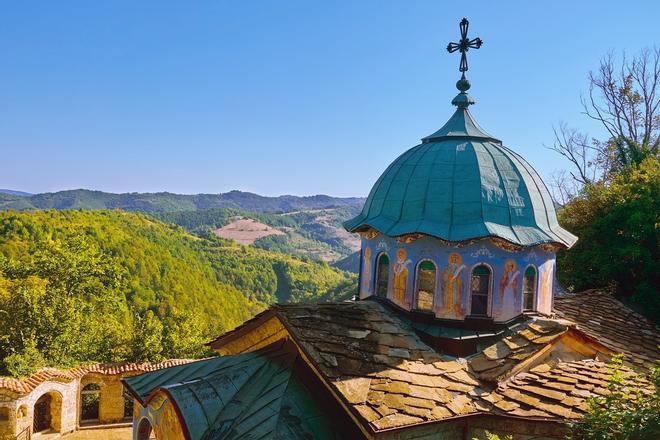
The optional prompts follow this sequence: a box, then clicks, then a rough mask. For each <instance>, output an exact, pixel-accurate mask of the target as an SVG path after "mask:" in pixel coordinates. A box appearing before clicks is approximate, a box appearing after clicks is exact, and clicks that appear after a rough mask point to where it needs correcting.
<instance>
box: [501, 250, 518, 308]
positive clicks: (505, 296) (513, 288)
mask: <svg viewBox="0 0 660 440" xmlns="http://www.w3.org/2000/svg"><path fill="white" fill-rule="evenodd" d="M517 268H518V266H517V265H516V262H515V261H513V260H507V261H506V262H505V263H504V273H503V274H502V278H500V286H499V287H500V289H499V294H500V298H499V299H500V313H499V314H500V316H509V315H511V316H513V315H515V314H516V311H517V310H519V308H520V301H519V299H520V298H519V297H518V276H519V275H520V271H519V270H516V269H517Z"/></svg>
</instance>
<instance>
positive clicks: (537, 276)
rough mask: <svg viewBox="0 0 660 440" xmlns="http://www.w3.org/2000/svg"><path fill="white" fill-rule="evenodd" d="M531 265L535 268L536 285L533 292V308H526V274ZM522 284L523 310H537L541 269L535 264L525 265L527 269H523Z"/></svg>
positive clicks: (534, 284)
mask: <svg viewBox="0 0 660 440" xmlns="http://www.w3.org/2000/svg"><path fill="white" fill-rule="evenodd" d="M530 267H531V268H532V269H534V282H533V283H532V286H534V291H533V292H532V308H531V309H526V308H525V274H526V273H527V269H529V268H530ZM520 284H521V292H520V297H521V298H522V309H523V311H524V312H529V311H536V309H537V304H538V294H539V269H538V268H537V267H536V266H534V265H533V264H528V265H527V266H525V270H524V271H523V282H522V283H520Z"/></svg>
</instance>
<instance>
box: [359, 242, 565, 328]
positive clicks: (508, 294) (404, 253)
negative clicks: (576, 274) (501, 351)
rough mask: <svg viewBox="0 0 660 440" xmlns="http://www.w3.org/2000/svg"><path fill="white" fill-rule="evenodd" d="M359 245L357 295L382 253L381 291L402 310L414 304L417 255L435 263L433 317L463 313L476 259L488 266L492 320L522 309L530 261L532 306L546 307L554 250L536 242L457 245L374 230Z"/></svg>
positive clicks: (370, 288) (364, 293)
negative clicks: (386, 272)
mask: <svg viewBox="0 0 660 440" xmlns="http://www.w3.org/2000/svg"><path fill="white" fill-rule="evenodd" d="M362 249H363V252H362V258H363V261H362V274H361V278H360V280H361V281H360V298H366V297H368V296H371V295H373V294H374V279H375V277H374V270H375V268H376V259H377V257H378V256H379V255H381V254H382V253H385V254H386V255H387V256H388V257H389V259H390V278H389V288H388V295H387V297H388V298H389V299H390V300H392V301H393V302H395V303H396V304H397V305H399V306H401V307H403V308H405V309H407V310H410V309H412V308H414V304H415V302H414V301H415V298H414V297H415V286H416V282H417V280H416V272H415V271H416V268H417V266H418V264H419V263H420V262H421V261H423V260H430V261H432V262H433V263H434V264H435V265H436V268H437V273H438V285H437V288H436V289H435V297H434V300H433V303H434V313H435V315H436V316H437V317H438V318H444V319H463V318H465V316H466V315H468V314H469V313H470V279H471V274H472V270H473V269H474V268H475V267H476V266H478V265H479V264H485V265H487V266H488V267H490V268H491V270H492V282H491V284H492V287H491V294H490V298H489V302H488V313H487V314H488V316H491V317H493V319H495V320H496V321H499V322H502V321H508V320H510V319H512V318H515V317H516V316H518V315H519V314H520V313H522V310H523V300H522V289H523V274H524V271H525V269H526V268H527V267H529V266H530V265H531V266H533V267H534V268H535V269H536V270H537V273H538V276H537V283H538V285H537V289H536V290H537V298H536V301H535V304H536V308H537V310H538V311H539V312H541V313H545V314H549V313H550V312H551V309H552V295H553V288H554V285H553V280H554V270H555V256H554V254H553V253H551V252H547V251H544V250H542V249H540V248H528V249H523V250H521V251H517V252H510V251H507V250H504V249H501V248H499V247H497V246H495V245H494V244H492V243H490V242H489V241H479V242H476V243H472V244H470V245H467V246H463V247H459V246H446V245H444V244H443V243H441V242H440V241H439V240H437V239H435V238H432V237H423V238H420V239H418V240H414V241H412V242H411V243H399V242H397V241H396V240H395V239H392V238H390V237H386V236H383V235H379V236H377V237H375V238H372V239H368V238H363V239H362ZM367 249H368V250H367Z"/></svg>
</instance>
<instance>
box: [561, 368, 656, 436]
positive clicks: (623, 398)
mask: <svg viewBox="0 0 660 440" xmlns="http://www.w3.org/2000/svg"><path fill="white" fill-rule="evenodd" d="M622 366H623V357H622V356H616V357H614V358H613V359H612V363H611V367H612V370H613V372H612V376H611V377H610V380H609V384H608V387H607V390H608V394H607V395H605V396H603V397H595V398H590V399H589V400H588V405H589V409H588V411H587V414H586V415H585V416H584V417H583V418H582V420H580V421H579V422H575V423H572V424H571V425H570V428H571V431H570V435H569V439H571V440H655V439H658V438H660V394H659V390H660V368H659V367H656V368H653V369H652V370H651V372H650V373H649V379H650V381H651V383H653V384H654V385H655V387H656V388H655V391H654V392H651V393H649V392H647V391H645V390H643V389H641V388H640V387H636V386H632V385H631V384H629V383H626V380H625V376H624V373H623V371H622V368H621V367H622Z"/></svg>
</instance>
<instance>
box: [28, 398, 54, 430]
mask: <svg viewBox="0 0 660 440" xmlns="http://www.w3.org/2000/svg"><path fill="white" fill-rule="evenodd" d="M52 400H53V398H52V396H51V395H50V394H44V395H43V396H41V397H39V399H37V401H36V403H35V404H34V420H33V421H32V431H33V432H41V431H47V430H49V429H51V427H52V421H53V420H52V414H51V403H52Z"/></svg>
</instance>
